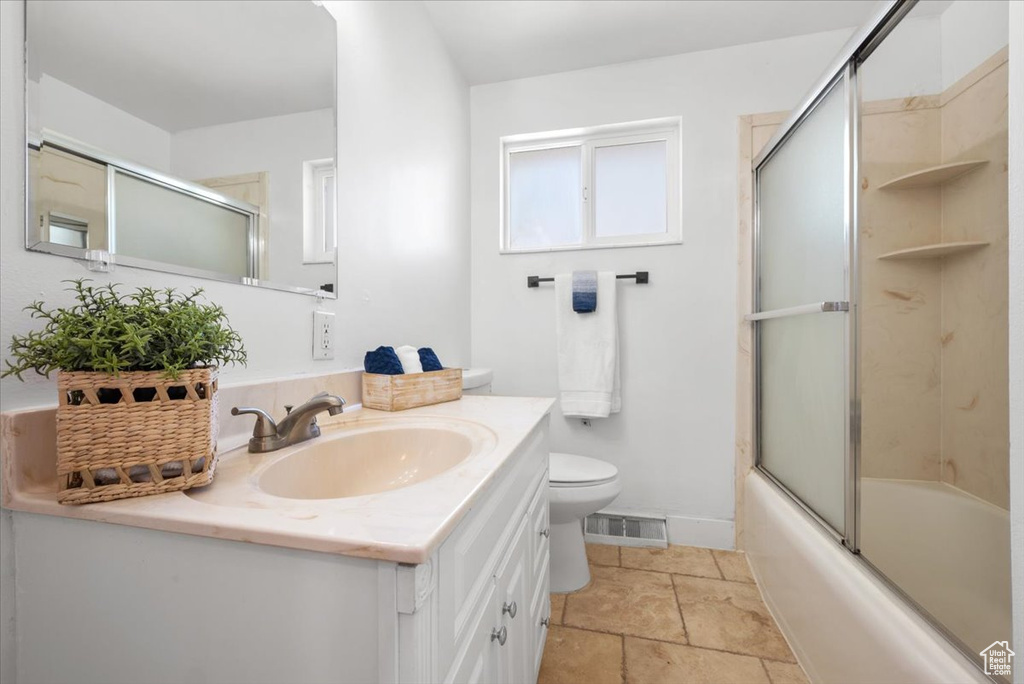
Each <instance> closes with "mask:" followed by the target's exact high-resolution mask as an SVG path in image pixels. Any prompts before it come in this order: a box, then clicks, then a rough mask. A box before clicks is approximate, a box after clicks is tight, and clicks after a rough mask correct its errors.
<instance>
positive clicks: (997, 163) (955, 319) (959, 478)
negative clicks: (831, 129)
mask: <svg viewBox="0 0 1024 684" xmlns="http://www.w3.org/2000/svg"><path fill="white" fill-rule="evenodd" d="M1007 57H1008V50H1007V49H1006V48H1004V49H1003V50H1000V51H999V52H997V53H996V54H994V55H992V57H990V58H989V59H987V60H986V61H985V62H983V63H982V64H981V65H979V66H978V67H977V68H975V69H974V70H973V71H972V72H971V73H969V74H967V75H966V76H965V77H964V78H962V79H960V80H959V81H958V82H957V83H955V84H954V85H952V86H951V87H950V88H948V89H947V90H946V91H944V92H943V93H941V94H939V95H931V96H921V97H911V98H904V99H895V100H883V101H874V102H866V103H864V105H863V108H862V111H863V116H862V120H861V145H862V156H861V164H860V176H861V178H860V183H861V192H862V194H861V203H860V235H859V238H860V269H861V270H860V277H861V288H860V295H861V302H860V316H861V319H860V335H861V336H860V345H861V402H862V404H861V405H862V422H863V426H862V435H861V440H862V441H861V445H862V448H861V473H862V474H863V475H865V476H868V477H881V478H897V479H911V480H929V481H943V482H947V483H949V484H952V485H955V486H957V487H959V488H961V489H963V490H964V491H967V492H969V493H971V494H974V495H976V496H978V497H980V498H982V499H984V500H986V501H988V502H990V503H993V504H995V505H997V506H1000V507H1002V508H1007V507H1008V504H1009V487H1008V484H1007V476H1008V472H1007V470H1008V463H1009V462H1008V439H1009V437H1008V419H1009V406H1008V391H1007V390H1008V388H1007V354H1008V348H1007V327H1006V326H1007V275H1008V274H1007V259H1008V252H1007V108H1006V105H1007V99H1006V98H1007ZM785 117H786V113H770V114H756V115H751V116H744V117H740V122H739V132H740V141H739V142H740V155H739V156H740V159H739V208H740V211H739V260H738V278H739V282H738V288H739V289H738V297H737V316H738V328H739V338H738V346H737V387H736V390H737V391H736V396H737V404H736V505H737V511H736V542H737V547H738V548H742V547H743V528H742V520H743V515H742V510H743V480H744V478H745V477H746V474H747V472H748V471H749V470H750V468H751V467H752V465H753V464H752V449H751V440H752V427H753V422H752V421H753V412H752V405H753V401H752V391H753V383H752V371H753V366H752V359H751V356H750V348H751V332H752V329H751V325H750V324H749V323H747V322H746V321H744V320H743V316H744V314H746V313H748V312H750V311H751V306H752V304H751V282H750V279H751V274H752V269H751V264H752V235H751V222H752V213H753V212H752V210H753V207H752V199H751V198H752V196H753V183H752V181H753V179H752V174H751V173H750V163H751V160H752V159H753V158H754V156H756V154H757V153H758V152H759V151H760V150H761V149H762V148H763V147H764V145H765V144H766V143H767V142H768V140H769V139H770V138H771V136H772V134H774V132H775V131H776V130H777V128H778V126H779V125H780V124H781V123H782V121H783V120H784V119H785ZM966 159H985V160H988V163H987V164H986V165H984V166H983V167H981V168H980V169H978V170H976V171H973V172H971V173H970V174H969V175H968V176H965V177H964V178H962V179H960V180H958V181H956V182H954V183H951V184H948V185H945V186H939V187H926V188H914V189H907V190H877V189H876V188H877V186H879V185H881V184H882V183H885V182H887V181H889V180H891V179H893V178H896V177H898V176H900V175H902V174H905V173H909V172H912V171H916V170H918V169H921V168H924V167H927V166H929V165H935V164H941V163H946V162H951V161H960V160H966ZM961 240H963V241H968V240H970V241H982V242H988V243H989V244H988V246H986V247H983V248H981V249H977V250H974V251H972V252H967V253H964V254H958V255H953V256H950V257H947V258H944V259H923V260H917V261H901V260H893V261H879V260H878V259H877V257H878V256H879V255H881V254H885V253H888V252H892V251H895V250H898V249H902V248H907V247H915V246H920V245H925V244H932V243H937V242H952V241H961Z"/></svg>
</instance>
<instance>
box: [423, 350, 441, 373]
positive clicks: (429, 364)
mask: <svg viewBox="0 0 1024 684" xmlns="http://www.w3.org/2000/svg"><path fill="white" fill-rule="evenodd" d="M419 353H420V364H421V365H422V366H423V372H424V373H427V372H429V371H439V370H444V366H442V365H441V361H440V360H438V358H437V354H435V353H434V350H433V349H431V348H430V347H420V349H419Z"/></svg>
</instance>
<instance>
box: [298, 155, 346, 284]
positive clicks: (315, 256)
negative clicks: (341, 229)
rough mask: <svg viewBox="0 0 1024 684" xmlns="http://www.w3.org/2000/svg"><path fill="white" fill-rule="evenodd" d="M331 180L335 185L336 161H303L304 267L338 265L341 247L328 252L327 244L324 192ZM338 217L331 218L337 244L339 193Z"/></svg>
mask: <svg viewBox="0 0 1024 684" xmlns="http://www.w3.org/2000/svg"><path fill="white" fill-rule="evenodd" d="M328 178H330V179H331V180H332V182H334V178H335V165H334V160H333V159H314V160H312V161H306V162H302V190H303V192H302V195H303V197H302V200H303V201H302V204H303V207H302V209H303V211H302V263H303V264H330V263H334V261H335V257H336V255H337V247H335V248H334V249H330V250H326V249H324V247H325V245H326V244H327V241H326V235H325V233H326V228H327V217H326V216H324V215H323V213H324V203H323V197H322V193H321V192H320V189H321V188H322V187H323V183H324V180H325V179H328ZM334 205H335V216H333V217H331V218H333V219H334V220H333V221H332V223H333V225H334V227H335V228H334V230H335V243H337V225H338V220H337V205H338V192H337V189H335V192H334Z"/></svg>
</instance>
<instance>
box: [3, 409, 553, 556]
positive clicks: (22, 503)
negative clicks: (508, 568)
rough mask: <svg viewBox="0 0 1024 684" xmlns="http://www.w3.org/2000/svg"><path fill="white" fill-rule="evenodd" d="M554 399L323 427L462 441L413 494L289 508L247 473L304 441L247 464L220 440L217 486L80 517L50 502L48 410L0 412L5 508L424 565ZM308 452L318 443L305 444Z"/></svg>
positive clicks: (109, 505) (91, 510)
mask: <svg viewBox="0 0 1024 684" xmlns="http://www.w3.org/2000/svg"><path fill="white" fill-rule="evenodd" d="M552 403H553V400H552V399H546V398H526V397H484V396H467V397H463V398H462V399H461V400H459V401H454V402H449V403H445V404H437V405H434V406H424V407H422V408H417V409H410V410H408V411H402V412H400V413H387V412H383V411H374V410H372V409H358V410H354V411H350V412H348V413H344V414H342V415H340V416H336V417H330V418H329V417H327V415H326V414H323V415H322V417H321V421H320V423H321V427H322V430H323V434H322V436H321V437H319V438H317V440H334V439H338V438H342V437H344V436H346V434H347V433H353V432H356V431H364V430H372V429H380V428H384V429H386V428H387V427H389V426H392V425H394V426H397V427H428V428H429V427H440V428H445V429H448V430H452V431H455V432H459V433H460V434H463V435H465V436H466V437H468V438H469V440H470V441H471V443H472V449H473V450H472V453H471V455H470V456H469V457H468V458H466V459H465V460H464V461H462V462H461V463H459V464H457V465H455V466H454V467H452V468H451V469H450V470H447V471H445V472H443V473H441V474H439V475H436V476H435V477H433V478H431V479H429V480H426V481H424V482H420V483H418V484H414V485H410V486H407V487H402V488H400V489H394V490H391V491H386V492H381V493H376V494H367V495H363V496H353V497H348V498H340V499H286V498H281V497H275V496H270V495H269V494H266V493H264V492H262V491H260V490H259V489H258V488H257V487H256V485H255V477H254V475H255V474H258V473H259V472H262V471H263V470H265V468H266V467H267V466H268V465H269V464H270V463H272V462H276V461H277V460H280V459H281V458H284V457H286V456H288V455H289V454H290V453H292V452H294V451H296V450H299V449H301V448H302V447H304V446H308V445H310V444H312V443H313V442H304V443H303V444H300V445H297V446H293V447H289V448H288V449H282V450H280V451H277V452H272V453H269V454H250V453H248V451H247V449H246V446H245V441H246V440H244V439H242V438H240V437H238V436H235V437H233V438H230V439H222V440H221V443H220V450H221V456H220V460H219V462H218V465H217V474H216V477H215V479H214V482H213V483H212V484H211V485H209V486H207V487H203V488H201V489H193V490H189V491H187V492H172V493H167V494H159V495H155V496H147V497H140V498H136V499H122V500H118V501H111V502H106V503H93V504H85V505H79V506H69V505H61V504H59V503H57V496H56V491H57V484H56V465H55V464H56V455H55V453H56V452H55V449H56V446H55V445H56V440H55V424H54V414H55V410H54V409H52V408H48V409H35V410H29V411H17V412H11V413H5V414H3V415H2V416H0V418H2V428H3V464H2V465H3V483H2V484H3V505H4V507H5V508H9V509H12V510H16V511H26V512H30V513H40V514H44V515H56V516H61V517H65V518H77V519H80V520H95V521H100V522H108V523H116V524H121V525H132V526H135V527H145V528H150V529H155V530H164V531H168V532H179V533H183V534H193V535H199V536H205V537H214V538H218V539H229V540H234V541H244V542H255V543H260V544H270V545H274V546H284V547H289V548H295V549H304V550H310V551H320V552H326V553H336V554H342V555H347V556H359V557H363V558H374V559H381V560H389V561H396V562H401V563H422V562H424V561H426V560H427V559H428V558H429V557H430V555H431V553H432V552H433V551H434V549H436V548H437V546H438V545H439V544H440V543H441V542H442V541H443V540H444V539H445V538H446V537H447V536H448V534H449V533H450V532H451V531H452V529H454V527H455V525H456V524H457V523H458V521H459V520H460V519H461V518H462V516H463V515H465V514H466V512H467V511H468V510H469V509H470V507H471V506H472V504H473V502H474V501H475V500H476V499H477V498H478V497H479V496H480V495H481V494H482V493H483V492H484V491H486V489H487V487H488V486H489V484H490V483H491V482H492V481H493V480H494V479H495V477H496V476H497V475H498V474H499V473H500V472H502V470H503V469H504V468H506V467H507V466H509V465H510V457H511V456H512V455H513V454H514V453H515V452H516V449H517V447H519V446H520V445H521V444H522V443H523V441H524V440H525V439H526V437H527V436H528V435H529V434H530V433H531V432H532V431H533V430H534V428H536V427H537V425H538V424H539V423H540V422H541V420H542V419H543V418H544V417H545V416H546V415H547V414H548V413H549V412H550V410H551V406H552ZM314 441H316V440H314Z"/></svg>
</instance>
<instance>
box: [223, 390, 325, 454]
mask: <svg viewBox="0 0 1024 684" xmlns="http://www.w3.org/2000/svg"><path fill="white" fill-rule="evenodd" d="M285 410H287V411H288V415H287V416H285V417H284V419H283V420H282V421H281V422H280V423H276V422H274V419H273V418H272V417H271V415H270V414H269V413H267V412H266V411H264V410H263V409H258V408H245V407H238V406H236V407H234V408H233V409H231V415H233V416H239V415H242V414H244V413H251V414H253V415H254V416H256V425H255V427H253V430H252V439H250V440H249V451H251V452H252V453H254V454H263V453H266V452H268V451H277V450H278V449H283V448H285V447H286V446H291V445H292V444H298V443H299V442H305V441H306V440H307V439H313V438H314V437H319V436H320V426H319V425H317V424H316V414H318V413H322V412H324V411H327V413H329V414H331V415H332V416H336V415H338V414H339V413H341V412H342V411H344V410H345V400H344V399H342V398H341V397H338V396H335V395H333V394H328V393H327V392H321V393H320V394H318V395H316V396H315V397H313V398H312V399H310V400H309V401H307V402H306V403H305V404H302V405H301V406H296V407H295V408H294V409H292V407H291V406H285Z"/></svg>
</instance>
